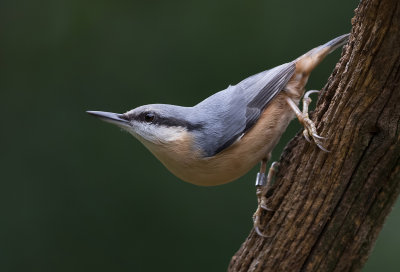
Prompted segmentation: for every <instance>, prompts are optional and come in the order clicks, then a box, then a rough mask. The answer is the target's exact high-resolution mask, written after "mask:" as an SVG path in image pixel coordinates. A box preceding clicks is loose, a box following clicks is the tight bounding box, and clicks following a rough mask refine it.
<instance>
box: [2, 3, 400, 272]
mask: <svg viewBox="0 0 400 272" xmlns="http://www.w3.org/2000/svg"><path fill="white" fill-rule="evenodd" d="M356 6H357V1H347V0H341V1H284V2H283V1H260V0H256V1H232V0H229V1H228V0H224V1H216V0H206V1H205V0H202V1H187V0H182V1H122V0H119V1H81V0H70V1H67V0H64V1H59V0H44V1H32V0H31V1H15V0H9V1H5V0H3V1H1V2H0V13H1V14H0V15H1V16H0V54H1V55H0V67H1V73H0V87H1V90H0V102H1V107H0V111H1V114H0V118H1V119H0V121H1V136H0V137H1V153H0V160H1V161H0V167H1V182H0V213H1V216H0V220H1V222H0V266H1V267H0V270H1V271H224V270H225V269H226V267H227V265H228V262H229V260H230V258H231V256H232V255H233V254H234V253H235V251H236V250H237V249H238V248H239V246H240V244H241V242H243V241H244V239H245V237H246V236H247V235H248V233H249V230H250V228H251V226H252V220H251V217H252V214H253V212H254V210H255V208H256V198H255V188H254V179H255V172H256V171H255V169H253V171H251V172H250V173H249V174H247V175H246V176H244V177H242V178H240V179H239V180H237V181H235V182H233V183H230V184H227V185H224V186H219V187H213V188H202V187H196V186H194V185H190V184H186V183H184V182H181V181H180V180H179V179H178V178H176V177H174V176H173V175H172V174H170V173H169V172H168V171H167V170H166V169H165V168H164V167H163V166H162V165H161V164H160V163H159V162H158V161H157V160H156V159H155V158H154V157H153V156H152V155H151V154H150V153H149V152H148V151H147V150H146V149H145V148H144V147H143V146H141V145H140V144H139V142H137V141H136V140H134V139H133V138H132V137H131V136H130V135H128V134H127V133H121V131H119V129H117V128H116V127H112V126H110V125H108V124H105V123H102V122H100V121H98V120H95V119H94V118H92V117H90V116H88V115H87V114H86V113H85V110H105V111H115V112H124V111H126V110H129V109H131V108H134V107H136V106H139V105H142V104H148V103H171V104H179V105H193V104H195V103H197V102H199V101H200V100H202V99H204V98H206V97H207V96H209V95H210V94H212V93H214V92H216V91H219V90H221V89H224V88H225V87H227V86H228V84H235V83H237V82H238V81H240V80H241V79H243V78H245V77H247V76H249V75H251V74H254V73H257V72H259V71H262V70H265V69H267V68H270V67H274V66H276V65H279V64H281V63H284V62H287V61H290V60H292V59H294V58H296V57H298V56H299V55H300V54H302V53H304V52H305V51H307V50H309V49H311V48H312V47H315V46H317V45H319V44H321V43H324V42H326V41H328V40H329V39H331V38H333V37H335V36H337V35H340V34H343V33H346V32H348V31H349V30H350V27H351V25H350V19H351V17H352V16H353V10H354V8H355V7H356ZM339 55H340V52H336V53H335V54H333V55H331V56H329V57H328V58H327V59H326V61H325V62H324V63H323V64H322V65H321V66H320V67H319V68H318V69H317V70H316V71H315V72H314V73H313V75H312V77H311V79H310V81H309V84H308V88H312V89H318V88H320V87H322V86H323V84H324V83H325V82H326V80H327V77H328V76H329V74H330V72H331V71H332V69H333V67H334V65H335V63H336V62H337V60H338V58H339ZM299 129H300V126H299V125H298V123H297V121H294V122H293V123H292V124H291V126H290V129H289V130H288V131H287V133H286V134H285V137H284V138H283V139H282V141H281V142H280V144H279V145H278V147H277V148H276V149H275V152H274V157H273V159H275V160H276V159H277V158H279V154H280V152H281V150H282V148H283V146H284V145H285V144H286V143H287V141H288V140H289V139H290V138H291V137H292V136H293V135H294V134H295V133H296V131H298V130H299ZM294 182H295V181H294ZM399 226H400V211H399V208H398V207H397V208H395V209H394V211H393V213H392V214H391V216H390V218H389V220H388V221H387V223H386V225H385V228H384V230H383V232H382V234H381V236H380V238H379V240H378V242H377V245H376V247H375V249H374V252H373V254H372V256H371V258H370V260H369V262H368V264H367V266H366V268H365V269H364V271H378V270H380V271H396V269H395V268H396V267H397V269H399V267H400V258H398V256H399V254H398V251H399V248H400V247H399V245H398V243H399V242H400V234H399V231H398V229H399ZM397 271H398V270H397Z"/></svg>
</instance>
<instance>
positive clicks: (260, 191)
mask: <svg viewBox="0 0 400 272" xmlns="http://www.w3.org/2000/svg"><path fill="white" fill-rule="evenodd" d="M278 167H279V164H278V163H277V162H273V163H272V165H271V167H270V169H269V171H268V176H267V178H266V179H265V174H264V173H258V174H257V180H256V186H257V199H258V207H257V210H256V212H255V213H254V215H253V225H254V230H255V231H256V233H257V234H258V235H260V236H262V237H268V236H267V235H265V234H264V233H263V231H261V228H262V226H261V221H260V219H261V215H262V213H263V211H269V212H273V211H274V210H273V209H271V208H270V207H269V206H268V205H267V197H266V196H265V195H266V193H267V191H268V190H269V188H270V186H271V184H272V180H273V178H274V177H275V175H276V172H277V169H278Z"/></svg>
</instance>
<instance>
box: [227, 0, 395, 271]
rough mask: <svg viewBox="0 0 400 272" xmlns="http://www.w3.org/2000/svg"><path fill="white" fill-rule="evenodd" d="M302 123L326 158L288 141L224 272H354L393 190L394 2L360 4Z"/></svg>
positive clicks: (302, 144) (389, 204)
mask: <svg viewBox="0 0 400 272" xmlns="http://www.w3.org/2000/svg"><path fill="white" fill-rule="evenodd" d="M352 25H353V28H352V32H351V37H350V40H349V43H348V45H347V46H345V48H344V50H343V54H342V58H341V59H340V62H339V63H338V64H337V65H336V68H335V70H334V72H333V74H332V75H331V77H330V78H329V81H328V83H327V85H326V86H325V88H324V90H323V92H321V95H320V98H319V101H318V103H317V108H316V110H315V112H314V114H313V115H312V118H311V119H312V120H313V121H314V122H315V123H316V125H317V131H318V132H319V134H320V135H322V136H324V137H326V138H327V140H326V142H325V147H326V148H327V149H329V150H330V151H331V152H329V153H326V152H323V151H321V150H320V149H318V148H317V147H316V146H315V145H314V144H309V143H308V142H306V141H305V140H304V139H303V138H302V135H301V134H299V135H297V136H296V137H295V138H294V139H293V140H292V141H291V142H290V143H289V144H288V146H287V147H286V149H285V151H284V152H283V154H282V157H281V161H280V165H281V167H280V170H279V172H278V173H277V177H276V182H275V185H274V186H273V187H272V188H271V190H270V191H269V192H268V193H267V196H268V200H269V203H270V204H269V205H270V207H271V208H273V209H274V211H273V212H269V211H266V212H264V215H263V218H262V222H263V226H264V227H265V229H264V231H265V233H266V234H267V235H268V237H267V238H263V237H260V236H258V235H257V234H256V233H255V232H254V230H253V231H252V232H251V233H250V235H249V237H248V238H247V239H246V241H245V242H244V243H243V245H242V246H241V248H240V249H239V251H238V252H237V253H236V255H235V256H233V258H232V260H231V263H230V265H229V271H359V270H360V269H361V267H362V266H363V264H364V263H365V262H366V260H367V258H368V255H369V253H370V252H371V249H372V247H373V244H374V242H375V240H376V238H377V236H378V233H379V231H380V230H381V228H382V225H383V222H384V220H385V218H386V216H387V215H388V214H389V212H390V210H391V207H392V206H393V204H394V203H395V200H396V198H397V196H398V194H399V191H400V86H399V83H400V4H399V2H398V1H397V0H365V1H362V2H361V3H360V5H359V7H358V8H357V9H356V15H355V17H354V18H353V19H352Z"/></svg>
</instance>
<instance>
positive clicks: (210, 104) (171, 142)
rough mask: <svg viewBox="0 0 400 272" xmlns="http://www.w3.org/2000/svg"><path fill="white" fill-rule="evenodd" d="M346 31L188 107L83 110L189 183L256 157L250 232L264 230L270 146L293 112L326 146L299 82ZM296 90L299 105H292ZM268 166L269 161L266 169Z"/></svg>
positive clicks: (219, 178) (219, 179)
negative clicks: (255, 205)
mask: <svg viewBox="0 0 400 272" xmlns="http://www.w3.org/2000/svg"><path fill="white" fill-rule="evenodd" d="M348 37H349V34H344V35H341V36H339V37H337V38H334V39H332V40H330V41H329V42H327V43H325V44H323V45H320V46H318V47H315V48H314V49H312V50H310V51H308V52H307V53H305V54H303V55H301V56H300V57H298V58H297V59H295V60H293V61H290V62H287V63H285V64H282V65H279V66H277V67H274V68H272V69H269V70H265V71H263V72H260V73H258V74H255V75H252V76H250V77H248V78H246V79H244V80H242V81H240V82H239V83H238V84H236V85H230V86H228V87H227V88H226V89H225V90H222V91H219V92H217V93H215V94H213V95H211V96H209V97H207V98H205V99H204V100H203V101H201V102H200V103H198V104H196V105H194V106H178V105H169V104H149V105H144V106H139V107H137V108H134V109H132V110H129V111H127V112H125V113H113V112H104V111H87V113H89V114H91V115H93V116H95V117H98V118H99V119H101V120H102V121H106V122H108V123H111V124H114V125H117V126H118V127H120V128H122V129H123V130H126V131H127V132H129V133H130V134H132V135H133V136H134V137H135V138H136V139H138V140H139V141H140V142H141V143H142V144H143V145H144V146H145V147H146V148H147V149H148V150H149V151H150V152H151V153H152V154H153V155H154V156H155V157H156V158H157V159H158V160H159V161H160V162H161V163H162V164H163V165H164V166H165V167H166V168H167V169H168V170H169V171H170V172H172V173H173V174H174V175H175V176H177V177H178V178H180V179H181V180H183V181H186V182H189V183H192V184H195V185H199V186H215V185H221V184H225V183H228V182H231V181H233V180H236V179H238V178H239V177H241V176H243V175H244V174H246V173H247V172H248V171H249V170H251V169H252V168H253V167H254V166H255V165H256V164H258V163H260V164H261V165H260V171H259V172H258V174H257V178H256V186H257V188H260V190H258V191H257V196H258V200H259V201H258V203H259V204H258V208H257V210H256V212H255V214H254V216H253V221H254V227H255V230H256V232H257V233H258V234H259V235H261V236H265V235H264V234H263V232H262V231H261V225H260V215H261V212H262V210H270V209H269V208H268V206H267V205H266V198H265V196H264V195H265V193H266V188H267V187H268V186H267V185H268V184H269V182H270V180H271V178H272V177H271V176H270V175H268V176H267V175H266V174H265V172H266V164H267V162H268V160H269V159H270V156H271V152H272V150H273V148H274V147H275V145H276V144H277V143H278V141H279V139H280V138H281V136H282V134H283V132H284V131H285V130H286V128H287V126H288V125H289V123H290V122H291V120H292V119H294V118H295V117H296V116H297V118H298V120H299V121H300V123H301V124H302V125H303V126H304V130H303V135H304V137H305V139H306V140H307V141H309V142H313V143H315V144H316V145H317V147H319V148H320V149H322V150H323V151H328V150H326V148H325V147H324V146H323V144H322V142H321V141H322V140H323V139H324V138H323V137H321V136H319V135H318V134H317V131H316V126H315V124H314V122H313V121H312V120H310V118H309V116H308V105H309V103H310V102H311V99H310V97H309V95H310V94H312V93H316V92H318V91H314V90H313V91H308V92H305V85H306V83H307V81H308V78H309V76H310V73H311V71H312V70H313V69H314V68H315V67H316V66H317V65H318V64H319V63H320V62H321V61H322V60H323V59H324V58H325V57H326V56H327V55H328V54H329V53H331V52H333V51H334V50H335V49H337V48H339V47H341V46H342V45H344V44H345V43H346V42H347V41H348ZM303 96H304V97H303ZM302 97H303V110H302V111H301V110H300V109H299V107H298V105H299V103H300V99H301V98H302ZM274 169H275V168H274V167H271V170H272V171H270V173H272V172H274V171H273V170H274ZM270 173H269V174H270Z"/></svg>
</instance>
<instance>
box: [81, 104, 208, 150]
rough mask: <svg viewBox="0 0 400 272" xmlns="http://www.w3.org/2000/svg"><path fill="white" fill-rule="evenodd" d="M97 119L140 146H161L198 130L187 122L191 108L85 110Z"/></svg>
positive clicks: (193, 124) (159, 106)
mask: <svg viewBox="0 0 400 272" xmlns="http://www.w3.org/2000/svg"><path fill="white" fill-rule="evenodd" d="M87 113H89V114H91V115H94V116H96V117H98V118H99V119H101V120H103V121H105V122H108V123H111V124H114V125H117V126H119V127H120V128H122V129H124V130H126V131H128V132H129V133H130V134H132V135H133V136H134V137H136V138H137V139H138V140H139V141H141V142H142V143H143V144H145V145H146V144H148V143H152V144H155V145H165V144H168V143H172V142H176V141H179V140H181V139H182V138H183V137H187V134H188V132H191V131H193V130H198V129H201V124H198V123H197V124H196V123H194V122H191V121H190V116H191V113H192V108H190V107H179V106H174V105H164V104H152V105H145V106H141V107H138V108H135V109H133V110H130V111H128V112H126V113H122V114H119V113H112V112H103V111H87Z"/></svg>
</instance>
